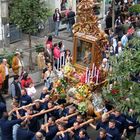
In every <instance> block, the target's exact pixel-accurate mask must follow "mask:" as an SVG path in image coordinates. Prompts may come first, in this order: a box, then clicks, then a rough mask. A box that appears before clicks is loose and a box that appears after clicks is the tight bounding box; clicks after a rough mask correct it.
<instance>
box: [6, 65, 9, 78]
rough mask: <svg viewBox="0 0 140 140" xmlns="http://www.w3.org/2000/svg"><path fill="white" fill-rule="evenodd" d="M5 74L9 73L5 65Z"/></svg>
mask: <svg viewBox="0 0 140 140" xmlns="http://www.w3.org/2000/svg"><path fill="white" fill-rule="evenodd" d="M5 75H6V76H7V75H9V71H8V68H7V66H5Z"/></svg>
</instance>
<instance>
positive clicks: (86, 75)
mask: <svg viewBox="0 0 140 140" xmlns="http://www.w3.org/2000/svg"><path fill="white" fill-rule="evenodd" d="M87 80H88V67H87V68H86V78H85V83H87Z"/></svg>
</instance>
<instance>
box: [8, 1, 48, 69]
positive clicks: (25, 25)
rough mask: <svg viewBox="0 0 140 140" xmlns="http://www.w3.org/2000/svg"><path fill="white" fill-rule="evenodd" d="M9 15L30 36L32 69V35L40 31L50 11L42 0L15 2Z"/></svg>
mask: <svg viewBox="0 0 140 140" xmlns="http://www.w3.org/2000/svg"><path fill="white" fill-rule="evenodd" d="M9 13H10V20H11V22H12V23H14V24H16V25H17V26H18V27H19V28H21V29H22V30H23V31H24V32H25V33H27V34H28V39H29V48H30V55H29V65H30V66H31V67H32V51H31V47H32V44H31V34H32V33H36V32H37V31H38V25H39V23H41V21H44V20H47V17H48V15H49V14H48V13H49V10H48V9H47V8H46V6H45V4H44V2H43V1H40V0H13V1H12V6H11V7H10V11H9Z"/></svg>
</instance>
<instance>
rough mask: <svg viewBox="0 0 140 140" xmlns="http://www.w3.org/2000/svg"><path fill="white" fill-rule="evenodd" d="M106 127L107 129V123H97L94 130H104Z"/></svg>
mask: <svg viewBox="0 0 140 140" xmlns="http://www.w3.org/2000/svg"><path fill="white" fill-rule="evenodd" d="M107 127H108V121H105V122H102V121H99V122H98V123H97V125H96V130H99V129H106V128H107Z"/></svg>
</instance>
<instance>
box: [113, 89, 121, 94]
mask: <svg viewBox="0 0 140 140" xmlns="http://www.w3.org/2000/svg"><path fill="white" fill-rule="evenodd" d="M111 93H112V94H118V93H119V90H117V89H112V90H111Z"/></svg>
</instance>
